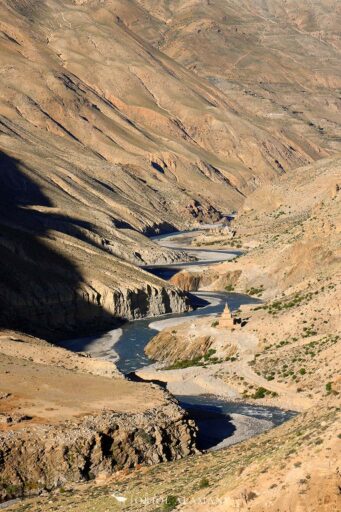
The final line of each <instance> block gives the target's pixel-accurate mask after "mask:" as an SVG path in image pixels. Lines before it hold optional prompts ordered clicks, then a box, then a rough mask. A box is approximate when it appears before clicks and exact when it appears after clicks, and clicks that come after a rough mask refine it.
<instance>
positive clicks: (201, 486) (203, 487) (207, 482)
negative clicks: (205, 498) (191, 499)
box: [199, 477, 210, 489]
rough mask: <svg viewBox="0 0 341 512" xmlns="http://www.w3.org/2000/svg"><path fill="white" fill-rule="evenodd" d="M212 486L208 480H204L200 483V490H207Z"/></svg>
mask: <svg viewBox="0 0 341 512" xmlns="http://www.w3.org/2000/svg"><path fill="white" fill-rule="evenodd" d="M209 486H210V482H209V481H208V479H207V478H205V477H204V478H202V479H201V480H200V482H199V489H205V487H209Z"/></svg>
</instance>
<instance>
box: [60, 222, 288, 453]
mask: <svg viewBox="0 0 341 512" xmlns="http://www.w3.org/2000/svg"><path fill="white" fill-rule="evenodd" d="M197 234H198V231H188V232H179V233H173V234H169V235H161V236H159V237H154V240H155V241H156V242H157V243H159V244H160V245H162V246H164V247H168V248H172V249H178V250H181V251H183V252H184V251H185V252H187V253H188V254H189V256H190V257H191V258H192V259H193V261H189V262H186V263H172V264H168V265H146V266H144V268H145V270H148V271H149V272H151V273H153V274H155V275H157V276H159V277H162V278H163V279H169V278H170V277H171V276H172V275H173V274H174V273H176V272H178V271H179V270H181V269H185V268H190V267H191V268H192V269H194V267H202V266H208V265H210V264H213V263H219V262H222V261H227V260H231V259H233V258H236V257H237V256H239V255H240V254H241V252H240V251H226V250H225V251H220V250H211V249H210V250H209V249H193V248H192V247H190V243H191V240H192V239H193V237H194V236H196V235H197ZM194 259H195V260H194ZM191 296H192V304H193V305H194V307H195V308H196V309H194V310H193V311H191V312H189V313H184V314H182V315H179V314H170V315H163V316H161V317H153V318H152V319H150V318H149V319H143V320H136V321H133V322H127V323H126V324H124V325H123V326H122V327H121V328H119V329H114V330H113V331H110V332H108V333H106V334H104V335H103V334H102V335H99V336H92V337H89V338H85V339H84V338H83V339H78V340H73V341H72V342H70V341H68V342H67V343H65V344H63V345H64V346H65V347H67V348H69V349H72V350H82V351H87V352H90V353H92V354H93V355H94V356H96V357H100V358H105V359H109V360H113V361H115V363H116V365H117V367H118V368H119V370H120V371H121V372H122V373H124V374H125V375H127V376H128V377H130V378H132V377H133V376H134V372H135V371H136V370H138V369H141V368H143V367H146V366H148V365H150V364H151V363H152V361H151V360H150V359H149V358H148V357H147V356H146V355H145V353H144V348H145V346H146V345H147V343H148V342H149V341H150V339H151V338H152V337H153V336H155V334H156V333H157V332H158V331H160V330H161V329H162V327H163V325H164V326H165V327H166V326H167V325H169V324H170V322H171V323H172V325H174V324H176V323H180V322H182V321H183V319H184V318H186V319H187V318H190V317H194V316H206V315H217V314H219V313H221V312H222V311H223V309H224V306H225V303H226V302H228V304H229V306H230V309H231V310H232V311H233V310H237V309H238V308H239V306H241V305H242V304H250V303H257V302H259V300H258V299H255V298H254V297H251V296H248V295H244V294H239V293H227V292H226V293H223V292H195V293H193V294H191ZM155 326H157V329H156V328H155ZM176 398H177V399H178V400H179V402H180V404H181V405H182V407H183V408H185V409H186V410H187V411H188V413H189V414H190V416H191V417H192V418H194V419H195V421H196V422H197V424H198V426H199V434H198V442H197V444H198V447H199V448H201V449H209V450H216V449H219V448H221V447H225V446H228V445H230V444H234V443H236V442H239V441H242V440H244V439H247V438H249V437H251V436H253V435H256V434H259V433H261V432H263V431H265V430H268V429H270V428H272V427H273V426H276V425H279V424H281V423H283V422H284V421H286V420H287V419H289V418H291V417H292V416H293V415H295V413H294V412H293V411H284V410H281V409H278V408H276V407H267V406H261V405H254V404H247V403H243V402H231V401H229V400H226V399H221V398H219V397H217V396H215V395H199V396H191V395H186V396H184V395H182V396H176Z"/></svg>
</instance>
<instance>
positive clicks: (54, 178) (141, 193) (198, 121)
mask: <svg viewBox="0 0 341 512" xmlns="http://www.w3.org/2000/svg"><path fill="white" fill-rule="evenodd" d="M262 5H263V4H260V5H259V7H257V9H256V10H251V13H249V14H248V16H246V13H247V11H248V9H249V8H248V3H247V2H246V3H245V4H243V8H242V9H240V13H239V16H240V17H241V19H244V20H245V23H247V25H249V24H250V27H251V28H252V30H253V31H255V35H253V36H252V37H251V36H248V34H247V33H246V32H245V31H244V32H243V33H241V34H239V35H238V38H237V39H236V41H235V44H236V46H237V47H238V48H239V47H240V48H242V47H243V45H244V46H245V45H246V46H247V45H250V44H251V45H252V47H256V44H255V41H256V40H257V37H258V32H257V31H258V30H259V28H257V23H256V21H255V20H259V19H261V20H262V21H261V23H263V22H264V20H263V19H262V17H261V16H263V14H262V11H261V9H263V7H262ZM276 5H277V2H276ZM269 8H270V7H269ZM278 8H279V7H278ZM271 9H272V7H271ZM237 10H238V9H237V6H236V4H235V3H234V2H226V3H222V2H213V3H212V2H210V3H204V4H202V2H193V1H188V2H181V3H179V2H175V3H174V2H156V3H155V2H137V1H133V0H129V1H124V2H123V1H120V0H107V1H105V2H102V1H97V0H94V1H71V0H65V1H62V0H45V1H43V2H39V4H37V2H34V1H33V0H15V1H14V0H1V18H0V29H1V32H0V35H1V38H0V44H1V64H0V73H1V80H0V84H1V85H0V115H1V117H0V123H1V124H0V145H1V150H2V152H3V157H2V159H1V177H0V178H1V183H2V184H3V185H4V186H3V187H2V188H3V192H2V206H1V208H2V213H1V222H2V225H3V232H4V233H5V236H3V237H2V239H1V246H2V248H1V251H2V260H4V261H5V265H4V266H3V269H4V270H3V276H4V277H3V279H4V282H5V287H4V289H5V293H4V294H3V295H2V297H1V302H2V304H3V305H4V306H5V305H6V304H7V305H8V306H9V307H7V310H8V312H7V313H5V316H3V315H2V317H3V319H4V320H3V321H2V324H4V326H6V327H13V328H21V325H22V324H23V323H25V321H26V320H27V316H25V315H26V313H25V315H24V316H22V312H23V311H25V312H28V311H30V317H32V318H33V319H34V323H35V327H34V332H35V333H36V334H38V335H42V334H43V333H41V332H37V331H36V328H37V326H38V325H39V323H41V321H40V319H39V320H38V316H39V315H42V316H44V315H45V314H46V311H48V310H49V309H51V307H52V308H55V307H57V306H58V307H57V314H56V315H55V317H56V318H59V320H58V321H57V320H56V321H55V322H53V324H52V325H51V329H55V328H59V325H63V326H65V325H69V328H68V330H70V329H71V328H72V325H74V326H75V325H77V324H79V320H80V319H81V318H85V316H86V315H85V314H84V313H82V314H80V313H79V312H80V311H83V309H84V307H85V306H86V307H85V309H87V308H88V306H89V305H90V309H92V310H94V313H91V314H88V313H87V317H88V318H91V317H93V316H96V317H98V314H99V316H100V317H102V316H106V313H108V311H109V316H110V317H112V316H114V317H117V316H119V317H123V318H133V317H137V316H140V315H143V314H146V313H152V312H155V313H159V312H164V311H170V309H171V308H172V307H175V308H176V309H178V310H183V309H184V308H185V307H186V306H185V304H184V301H183V299H182V298H181V297H180V296H179V294H178V292H177V291H175V290H174V289H173V288H172V289H171V290H170V291H166V285H165V284H164V283H162V282H161V281H157V280H155V279H154V278H151V277H147V275H146V274H144V273H142V272H141V271H140V270H138V269H137V268H136V267H132V266H130V264H131V263H133V264H139V263H143V262H146V263H152V262H153V261H155V260H164V261H170V260H174V259H178V258H179V257H180V256H179V255H178V254H175V253H174V252H170V251H168V250H162V251H161V249H160V248H157V247H156V246H155V244H154V243H153V242H151V241H147V240H146V239H145V237H143V236H142V235H141V233H144V234H145V233H153V232H155V231H158V230H166V229H168V230H171V229H176V228H181V227H185V226H189V225H193V223H195V222H197V221H198V220H205V221H209V220H217V219H218V218H219V216H220V215H221V213H222V212H223V213H224V212H227V211H230V210H231V209H234V208H236V207H239V206H240V205H241V204H242V202H243V200H244V198H245V195H247V194H249V193H250V192H251V191H253V190H254V189H255V187H256V186H258V185H259V184H261V183H263V182H266V181H268V180H269V179H272V178H276V177H277V176H279V175H281V174H282V173H283V170H287V171H289V170H290V169H293V168H296V167H298V166H300V165H303V164H305V163H308V162H310V161H312V160H315V159H317V158H320V157H322V156H324V155H328V154H331V153H333V152H335V151H336V149H337V147H336V146H337V139H336V138H335V137H336V135H335V134H334V132H333V133H330V134H325V133H324V131H323V130H322V129H321V130H320V129H318V128H316V127H314V126H310V127H309V126H307V124H308V125H309V123H310V121H309V122H308V121H307V120H305V121H299V122H298V121H297V122H296V121H295V119H296V118H295V119H294V118H293V117H292V115H294V114H292V115H290V116H289V117H285V118H283V124H282V125H281V124H278V123H281V122H282V121H278V123H277V121H276V123H277V124H276V125H271V124H270V121H271V119H272V117H271V116H270V117H271V118H270V117H267V115H266V116H265V118H262V119H263V121H262V122H261V121H260V117H262V115H263V114H260V112H263V111H264V108H265V107H264V105H263V103H259V101H258V100H259V99H258V98H257V97H255V96H254V94H253V93H252V95H251V97H250V96H249V95H247V98H249V99H250V101H251V103H250V109H251V110H252V112H254V114H255V116H253V115H251V110H250V111H249V110H247V109H246V110H245V108H244V107H241V106H240V102H239V100H238V98H236V97H234V96H233V94H232V93H231V92H230V91H228V90H224V87H221V85H220V84H219V83H215V80H216V79H219V80H220V79H221V78H222V77H225V78H224V79H226V77H227V78H228V79H229V80H230V79H231V77H228V75H227V72H226V69H224V67H222V66H221V61H222V60H224V62H225V61H226V62H228V61H229V58H230V57H229V56H230V53H231V51H232V50H231V48H232V47H231V44H230V43H229V42H228V41H227V44H225V43H224V44H222V42H220V44H219V45H217V42H216V36H215V31H214V30H213V31H212V30H211V29H210V28H209V30H208V31H206V29H205V31H204V32H205V33H206V36H207V41H206V39H204V40H203V39H202V30H201V29H198V30H199V32H198V30H197V29H195V26H196V24H197V23H198V20H199V24H200V23H204V25H205V24H206V20H207V19H209V20H211V19H212V20H214V19H215V18H217V17H221V14H222V13H223V12H225V11H226V16H227V19H226V20H225V21H224V17H222V19H223V23H225V24H227V25H226V26H225V28H224V30H225V31H227V32H229V30H230V29H229V28H228V27H229V23H230V21H231V19H230V16H231V12H232V11H234V12H235V13H236V12H237ZM259 10H260V11H259ZM330 10H331V7H330V6H329V4H326V8H325V10H323V16H322V14H321V13H320V12H316V16H317V21H316V23H317V24H318V25H319V26H320V24H321V31H322V32H323V34H325V33H326V34H327V35H326V41H327V43H326V44H324V45H322V43H321V42H319V41H318V40H317V39H318V38H317V39H316V37H315V36H314V37H315V39H314V41H316V45H317V46H316V47H315V46H313V47H312V46H311V38H310V39H309V38H308V43H309V44H308V43H307V44H306V46H304V48H303V50H302V52H304V53H307V52H308V50H309V52H310V49H311V48H312V49H311V52H312V53H311V55H310V54H309V58H310V59H311V62H312V61H313V60H314V59H315V57H316V56H317V55H318V54H319V52H320V46H321V45H322V46H323V50H324V53H323V52H322V50H321V52H322V53H321V56H323V62H324V63H327V62H329V64H325V65H326V66H328V69H329V73H330V77H331V78H330V80H329V82H328V83H326V82H325V81H324V82H322V81H321V80H322V79H321V80H320V81H317V84H318V87H319V88H322V89H321V90H322V93H323V95H324V96H323V98H324V100H323V101H322V100H321V101H319V104H321V103H323V104H324V105H326V106H325V108H326V112H327V113H326V114H323V115H322V114H321V116H322V117H323V119H327V120H328V123H329V121H330V123H331V122H332V117H331V116H332V115H331V114H330V112H332V111H333V112H334V114H335V113H336V112H337V108H338V107H337V103H336V96H335V90H334V87H336V86H337V83H338V78H339V72H338V70H337V68H336V67H335V66H334V60H333V59H335V56H336V53H335V52H337V51H338V50H337V44H338V40H337V37H336V35H335V36H334V35H333V34H334V32H333V26H334V25H332V27H330V28H328V29H327V28H326V23H325V22H324V21H323V19H324V16H326V17H327V18H328V19H330V18H331V16H330ZM258 11H259V12H258ZM229 13H230V14H229ZM279 15H281V14H278V13H277V12H274V13H273V14H271V16H273V17H276V16H277V17H278V16H279ZM288 19H289V17H288V16H286V18H285V19H284V21H283V23H284V25H283V27H282V26H281V30H282V31H283V34H284V35H283V38H282V44H284V42H283V41H284V39H285V38H286V37H287V35H288V34H289V32H288V31H290V30H293V29H292V26H293V23H294V21H290V20H289V21H290V23H289V21H288ZM181 20H182V21H181ZM295 23H296V22H295ZM333 23H334V18H333ZM209 27H211V21H210V22H209ZM276 30H277V29H276ZM278 30H279V29H278ZM276 33H277V32H276ZM156 34H161V36H162V37H164V41H163V42H158V39H157V38H156ZM187 34H189V39H190V40H188V37H187ZM219 34H220V33H219ZM206 36H205V37H206ZM219 37H220V35H219ZM235 37H237V36H235V35H231V34H230V38H231V40H234V38H235ZM297 37H298V36H297ZM300 37H301V36H300ZM307 37H308V36H302V41H303V42H304V41H305V40H306V39H307ZM321 37H322V36H321ZM288 40H289V39H288ZM167 41H168V43H167ZM205 41H206V43H205V44H204V42H205ZM224 41H225V40H224ZM240 41H243V44H242V43H241V42H240ZM225 42H226V41H225ZM194 43H195V44H196V46H195V48H194ZM295 44H296V43H295ZM302 44H303V43H302ZM176 45H180V46H181V45H182V47H184V46H185V47H186V48H187V50H188V51H190V52H192V51H193V56H194V55H195V56H196V57H193V58H195V60H198V59H199V56H200V58H201V59H203V58H204V57H203V55H207V57H205V59H206V58H207V59H208V60H210V61H211V62H213V63H215V64H214V65H215V70H214V69H212V70H211V71H210V72H209V74H205V73H202V72H200V73H199V72H194V71H193V70H192V69H190V68H191V66H190V65H189V64H188V62H187V61H186V59H183V58H182V56H181V52H180V53H179V52H177V51H176ZM322 46H321V48H322ZM187 50H186V51H187ZM194 50H195V51H194ZM261 50H262V51H263V52H264V55H266V59H270V60H269V62H270V64H269V66H268V68H269V69H270V70H271V73H270V71H269V73H270V74H271V76H270V75H269V76H270V78H266V79H267V80H269V81H271V83H272V82H273V81H274V76H275V75H276V73H277V71H276V66H278V65H279V64H277V58H276V56H275V55H274V52H273V51H272V50H271V49H270V47H269V45H268V46H264V45H263V46H262V45H261V48H260V50H259V51H261ZM289 50H290V51H289ZM289 50H288V54H285V55H283V57H282V59H283V60H281V63H282V66H284V64H283V62H284V63H287V65H289V63H290V62H292V59H293V57H292V54H291V51H292V50H291V48H290V49H289ZM217 52H218V53H219V52H220V53H221V52H222V53H221V57H220V58H218V57H217ZM309 52H308V53H309ZM206 64H207V63H206V61H205V62H204V61H203V64H202V68H204V67H207V66H206ZM198 65H199V60H198ZM254 66H256V67H257V66H258V61H257V62H256V63H255V64H254ZM309 66H310V64H309ZM309 66H307V68H308V67H309ZM299 67H300V64H298V65H297V66H296V64H295V66H294V72H295V73H296V72H297V73H298V70H299ZM268 68H267V69H268ZM257 69H258V68H257ZM321 69H322V71H321V73H319V76H321V77H322V76H324V75H325V72H324V70H325V68H324V67H323V66H322V68H321ZM250 74H253V76H254V74H255V73H254V68H252V67H251V68H250ZM201 75H202V76H201ZM212 76H213V78H214V80H212V79H211V78H212ZM239 78H240V80H246V77H245V76H243V77H239ZM263 78H264V79H265V77H263ZM281 80H282V78H281ZM289 82H290V83H289ZM233 83H234V82H233ZM314 83H315V82H314ZM231 84H232V82H231ZM276 84H277V82H276ZM295 84H296V82H295ZM295 84H292V82H291V78H290V77H289V78H288V80H287V81H286V85H285V87H288V88H289V89H290V90H289V93H290V94H289V96H288V99H287V101H288V102H291V99H290V98H291V96H290V95H291V92H292V90H293V89H292V88H294V92H295V94H296V93H297V94H298V95H299V97H300V98H301V97H305V96H306V93H305V92H303V91H302V90H300V89H297V88H296V85H295ZM217 85H218V87H217ZM243 87H244V86H243ZM276 87H277V85H276ZM309 87H313V85H310V86H309ZM314 87H315V85H314ZM316 87H317V86H316ZM314 91H315V89H314ZM315 92H316V91H315ZM322 93H321V94H322ZM271 94H272V93H271ZM271 98H272V96H271ZM269 101H270V100H269ZM271 101H272V100H271ZM270 103H271V102H270ZM253 105H254V106H253ZM328 105H329V106H328ZM310 106H311V105H310ZM310 106H309V108H310ZM263 107H264V108H263ZM248 108H249V107H248ZM271 108H272V107H271ZM276 108H277V107H276ZM281 111H282V110H281ZM271 112H272V111H271ZM271 112H270V111H269V113H271ZM327 114H328V115H327ZM295 115H296V114H295ZM335 115H336V114H335ZM259 116H260V117H259ZM328 116H329V117H328ZM275 117H276V116H275ZM306 121H307V122H306ZM330 123H329V124H330ZM328 126H329V125H328ZM333 126H334V125H333ZM295 127H296V128H297V129H296V128H295ZM322 128H323V127H322ZM288 130H293V132H292V135H290V134H288ZM328 133H329V132H328ZM335 133H336V132H335ZM334 135H335V137H334ZM333 137H334V139H333ZM332 139H333V141H332ZM9 177H10V178H9ZM5 199H6V201H5ZM18 228H19V230H18ZM23 232H25V233H26V235H27V238H25V237H24V236H23ZM33 239H34V244H33V243H32V241H33ZM25 240H26V242H25ZM47 253H48V254H47ZM42 255H44V257H42ZM50 256H51V257H50ZM51 258H52V259H53V261H54V263H53V265H52V263H51V261H52V259H51ZM43 260H44V261H45V263H44V262H43ZM120 261H124V263H120ZM10 262H11V263H12V265H11V266H12V269H13V268H15V269H16V272H15V276H13V275H11V272H9V271H8V267H9V263H10ZM126 262H127V263H126ZM52 268H53V270H52V271H51V269H52ZM32 276H34V278H33V279H32ZM64 276H67V279H68V280H69V284H68V285H66V280H65V279H63V277H64ZM39 279H40V281H39ZM156 281H157V283H156ZM155 287H156V288H157V292H156V291H151V290H156V288H155ZM121 289H123V290H127V289H129V290H130V291H129V292H127V294H126V292H125V291H124V292H123V295H124V296H128V295H132V296H133V297H134V299H133V300H132V303H131V301H130V300H129V299H127V300H125V299H124V300H123V302H124V305H122V304H120V305H118V306H117V304H116V301H115V300H113V299H112V296H116V293H117V290H121ZM8 290H10V291H8ZM23 290H24V292H23V293H22V291H23ZM139 290H140V291H141V290H142V295H140V296H139ZM118 293H120V291H119V292H118ZM155 294H157V295H158V299H157V300H155V301H154V300H152V301H151V302H152V303H153V304H152V305H151V306H150V307H149V306H147V307H146V304H145V300H146V296H147V297H150V296H152V295H155ZM170 294H175V295H174V296H177V299H176V300H175V299H174V301H173V303H172V299H171V300H170V299H169V296H170ZM166 296H167V297H168V299H165V297H166ZM78 297H81V300H80V303H79V300H78ZM104 297H105V298H104ZM148 300H149V299H148ZM165 301H166V302H168V305H167V304H165ZM48 303H49V304H50V305H51V307H50V306H49V307H47V306H46V304H48ZM113 303H114V305H113ZM171 303H172V304H171ZM176 304H177V305H176ZM19 305H20V314H19V315H16V316H19V318H22V321H20V322H19V323H18V324H16V325H12V323H11V322H10V324H9V325H8V319H9V318H13V316H14V315H13V312H14V311H17V310H18V308H19ZM70 305H71V306H70ZM27 306H29V308H28V307H27ZM103 309H105V310H106V313H103ZM62 310H64V312H65V311H68V312H69V315H70V316H69V317H68V319H67V320H66V316H65V313H60V312H61V311H62ZM76 310H77V311H78V313H77V314H75V311H76ZM38 311H39V315H38ZM37 315H38V316H37ZM48 316H49V314H48ZM40 318H41V317H40ZM101 322H102V319H100V320H99V321H98V322H97V321H96V322H95V324H96V326H97V325H99V324H100V323H101ZM90 323H91V321H90ZM47 324H48V325H49V324H50V321H48V322H47ZM49 328H50V326H49ZM71 330H72V329H71ZM32 332H33V331H32ZM44 335H45V334H44Z"/></svg>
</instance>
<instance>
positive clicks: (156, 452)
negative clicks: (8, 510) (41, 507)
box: [0, 398, 197, 500]
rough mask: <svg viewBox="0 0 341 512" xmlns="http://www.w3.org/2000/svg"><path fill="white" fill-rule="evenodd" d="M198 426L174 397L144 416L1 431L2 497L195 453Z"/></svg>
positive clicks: (107, 417) (98, 418)
mask: <svg viewBox="0 0 341 512" xmlns="http://www.w3.org/2000/svg"><path fill="white" fill-rule="evenodd" d="M195 437H196V427H195V425H194V422H193V421H192V420H189V419H188V418H187V416H186V414H185V413H184V411H183V410H182V409H180V407H178V406H177V404H176V402H175V401H174V400H172V399H170V398H168V399H167V401H166V403H165V404H164V406H163V407H162V408H160V407H157V408H154V409H152V410H150V411H147V412H144V413H139V414H117V413H113V412H103V413H102V414H99V415H96V416H86V417H84V418H82V419H80V420H79V421H77V422H70V421H69V422H67V423H65V424H61V425H58V426H54V425H50V426H39V425H36V426H31V427H29V428H22V429H18V430H17V429H15V430H12V432H0V497H1V499H3V500H4V499H10V498H13V497H16V496H23V495H32V494H37V493H39V492H40V491H42V490H43V489H47V490H50V489H53V488H55V487H58V486H61V485H63V484H65V483H66V482H80V481H84V480H90V479H93V478H95V477H97V476H98V475H99V474H100V473H107V474H110V473H111V472H113V471H116V470H119V469H123V468H131V467H134V466H136V465H138V464H156V463H158V462H164V461H169V460H175V459H179V458H181V457H183V456H185V455H190V454H193V453H196V452H197V450H196V448H195Z"/></svg>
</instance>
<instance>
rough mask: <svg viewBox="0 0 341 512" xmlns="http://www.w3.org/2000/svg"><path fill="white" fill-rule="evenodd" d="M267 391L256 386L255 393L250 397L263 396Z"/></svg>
mask: <svg viewBox="0 0 341 512" xmlns="http://www.w3.org/2000/svg"><path fill="white" fill-rule="evenodd" d="M267 393H268V390H267V389H265V388H263V387H262V386H261V387H260V388H258V389H257V390H256V391H255V393H254V394H253V395H252V398H256V399H258V398H264V397H265V395H266V394H267Z"/></svg>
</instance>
